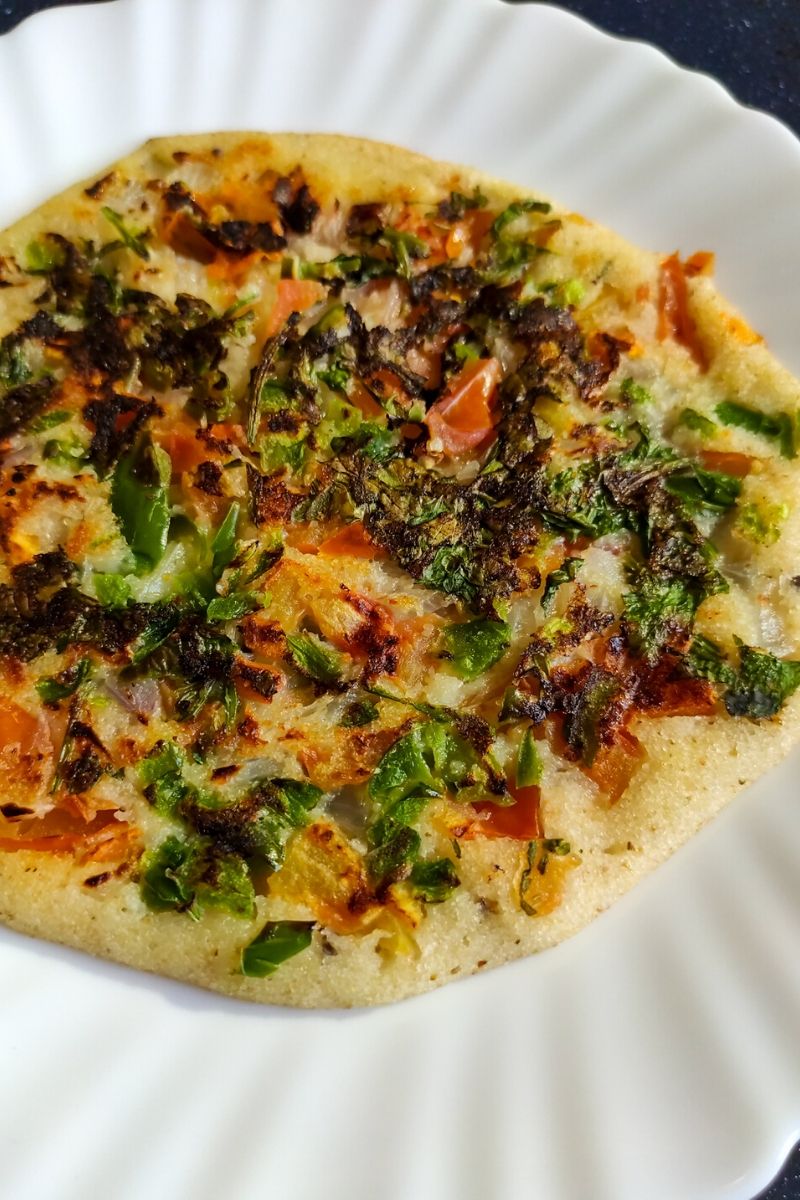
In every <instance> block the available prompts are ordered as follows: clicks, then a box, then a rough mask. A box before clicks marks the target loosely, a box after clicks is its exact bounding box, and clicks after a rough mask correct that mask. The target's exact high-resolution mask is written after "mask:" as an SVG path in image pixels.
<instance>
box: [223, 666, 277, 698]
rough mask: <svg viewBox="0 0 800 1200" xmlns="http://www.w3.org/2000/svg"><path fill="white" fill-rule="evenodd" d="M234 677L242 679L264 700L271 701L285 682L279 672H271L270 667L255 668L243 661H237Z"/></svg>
mask: <svg viewBox="0 0 800 1200" xmlns="http://www.w3.org/2000/svg"><path fill="white" fill-rule="evenodd" d="M233 675H234V678H235V679H240V680H241V681H242V683H246V684H247V685H248V687H251V688H252V689H253V691H254V692H257V693H258V695H259V696H260V697H261V698H262V700H271V699H272V697H273V696H274V695H275V693H276V692H277V690H278V688H279V687H280V685H281V683H282V680H283V677H282V676H281V675H280V674H279V673H278V672H277V671H271V670H270V669H269V667H256V666H253V665H252V664H250V663H247V662H243V661H242V660H241V659H237V661H236V664H235V666H234V669H233Z"/></svg>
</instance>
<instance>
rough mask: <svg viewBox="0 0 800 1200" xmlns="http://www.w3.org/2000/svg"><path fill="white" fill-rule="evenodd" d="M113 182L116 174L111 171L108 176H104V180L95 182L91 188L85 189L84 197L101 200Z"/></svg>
mask: <svg viewBox="0 0 800 1200" xmlns="http://www.w3.org/2000/svg"><path fill="white" fill-rule="evenodd" d="M113 182H114V172H113V171H109V173H108V174H107V175H103V176H102V178H100V179H97V180H95V182H94V183H93V184H90V186H89V187H87V188H84V190H83V194H84V196H88V197H89V199H90V200H99V199H100V198H101V196H102V195H103V194H104V192H106V191H107V190H108V188H109V187H110V185H111V184H112V183H113Z"/></svg>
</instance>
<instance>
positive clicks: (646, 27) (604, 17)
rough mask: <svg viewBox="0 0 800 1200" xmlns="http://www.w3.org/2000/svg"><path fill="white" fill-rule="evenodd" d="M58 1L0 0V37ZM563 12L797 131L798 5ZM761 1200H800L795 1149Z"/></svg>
mask: <svg viewBox="0 0 800 1200" xmlns="http://www.w3.org/2000/svg"><path fill="white" fill-rule="evenodd" d="M62 2H64V0H62ZM70 2H71V0H66V3H70ZM72 2H74V0H72ZM220 2H221V3H223V4H224V3H225V0H220ZM434 2H435V0H431V3H434ZM512 2H514V0H512ZM516 2H529V0H516ZM57 3H58V0H0V33H3V32H5V30H7V29H10V28H11V27H12V26H14V25H16V24H17V23H18V22H19V21H20V20H22V18H23V17H26V16H28V15H29V14H30V13H34V12H37V11H38V10H39V9H43V8H54V7H55V6H56V4H57ZM561 7H562V8H567V9H569V10H570V11H572V12H575V13H578V14H580V15H581V16H584V17H587V18H588V19H589V20H590V21H593V22H594V23H595V24H596V25H599V26H600V27H601V28H603V29H607V30H608V31H609V32H610V33H616V34H621V35H623V36H625V37H635V38H641V39H643V40H645V41H648V42H652V43H653V44H654V45H656V46H658V47H659V48H660V49H661V50H665V51H666V52H667V53H668V54H670V55H671V56H672V57H673V58H674V59H676V61H677V62H679V63H681V64H682V65H683V66H687V67H695V68H698V69H700V70H702V71H707V72H708V73H709V74H711V75H715V76H716V77H717V79H719V80H720V81H721V82H722V83H724V84H725V86H726V87H727V88H728V89H729V90H730V91H731V92H732V93H733V95H734V96H735V97H736V98H737V100H741V101H742V102H744V103H745V104H752V105H754V106H756V107H757V108H763V109H766V111H767V112H771V113H773V114H774V115H775V116H777V117H780V118H781V120H783V121H785V122H786V124H787V125H789V126H791V127H792V128H793V129H794V131H795V133H797V134H800V0H707V2H704V0H572V2H567V3H563V4H562V5H561ZM798 224H800V214H798ZM799 1069H800V1068H799ZM587 1200H589V1198H588V1197H587ZM642 1200H647V1197H646V1196H643V1197H642ZM675 1200H684V1198H683V1197H680V1196H676V1197H675ZM761 1200H800V1147H798V1149H797V1150H795V1152H794V1154H793V1155H792V1156H791V1158H790V1159H789V1161H788V1163H787V1164H786V1167H785V1168H784V1170H783V1171H782V1172H781V1175H780V1176H779V1178H778V1179H777V1180H776V1181H775V1183H774V1184H773V1185H772V1187H770V1188H769V1189H768V1190H767V1191H766V1192H764V1193H763V1194H762V1197H761Z"/></svg>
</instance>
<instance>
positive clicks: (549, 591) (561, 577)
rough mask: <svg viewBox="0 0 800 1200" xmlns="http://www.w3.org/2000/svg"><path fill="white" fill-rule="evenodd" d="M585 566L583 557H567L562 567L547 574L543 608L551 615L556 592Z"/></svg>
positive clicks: (543, 593)
mask: <svg viewBox="0 0 800 1200" xmlns="http://www.w3.org/2000/svg"><path fill="white" fill-rule="evenodd" d="M582 566H583V559H582V558H565V559H564V561H563V563H562V564H561V566H560V567H558V568H557V569H556V570H555V571H551V572H550V574H549V575H548V576H547V579H546V581H545V585H544V591H543V592H542V610H543V612H545V613H546V614H547V615H549V614H550V613H551V612H552V610H553V606H554V605H555V602H556V594H557V593H558V589H559V588H560V587H561V584H562V583H570V582H571V581H572V580H573V579H574V578H575V576H576V574H577V572H578V571H579V570H580V568H581V567H582Z"/></svg>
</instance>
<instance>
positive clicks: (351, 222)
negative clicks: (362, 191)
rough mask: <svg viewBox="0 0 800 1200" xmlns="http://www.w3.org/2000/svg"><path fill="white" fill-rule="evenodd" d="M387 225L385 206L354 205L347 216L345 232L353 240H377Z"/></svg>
mask: <svg viewBox="0 0 800 1200" xmlns="http://www.w3.org/2000/svg"><path fill="white" fill-rule="evenodd" d="M385 224H386V206H385V205H383V204H354V205H353V207H352V208H351V209H350V212H349V213H348V215H347V225H346V226H345V230H346V233H347V236H348V237H351V238H377V237H378V236H379V235H380V234H381V233H383V228H384V225H385Z"/></svg>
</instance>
